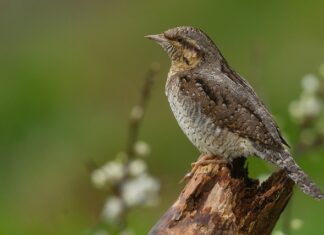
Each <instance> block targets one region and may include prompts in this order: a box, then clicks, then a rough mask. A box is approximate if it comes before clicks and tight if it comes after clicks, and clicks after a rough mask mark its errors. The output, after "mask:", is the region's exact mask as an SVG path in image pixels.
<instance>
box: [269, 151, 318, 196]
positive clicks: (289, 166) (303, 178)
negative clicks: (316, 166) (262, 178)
mask: <svg viewBox="0 0 324 235" xmlns="http://www.w3.org/2000/svg"><path fill="white" fill-rule="evenodd" d="M279 155H280V159H278V158H275V159H278V161H276V162H275V163H276V164H277V165H278V166H279V167H280V168H282V169H285V170H287V172H288V176H289V178H291V179H292V180H293V181H294V182H295V184H297V185H298V187H299V188H300V189H301V190H302V191H303V192H304V193H305V194H307V195H309V196H311V197H313V198H315V199H318V200H320V199H323V198H324V194H323V193H322V192H321V190H320V188H319V187H318V186H317V185H316V184H315V183H314V182H313V181H312V180H311V179H310V178H309V177H308V175H306V174H305V172H304V171H303V170H302V169H301V168H300V167H299V166H298V165H297V163H296V162H295V160H294V159H293V157H292V156H291V154H290V153H289V152H288V151H286V150H284V151H282V152H280V153H279Z"/></svg>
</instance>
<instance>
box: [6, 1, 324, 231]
mask: <svg viewBox="0 0 324 235" xmlns="http://www.w3.org/2000/svg"><path fill="white" fill-rule="evenodd" d="M323 12H324V1H320V0H318V1H257V0H253V1H234V0H230V1H227V0H223V1H211V0H210V1H190V0H186V1H183V0H180V1H148V0H139V1H116V0H110V1H85V0H80V1H73V0H68V1H66V0H55V1H54V0H53V1H36V0H21V1H17V0H2V1H1V2H0V32H1V33H0V35H1V36H0V64H1V68H0V81H1V85H0V94H1V95H0V97H1V98H0V118H1V119H0V120H1V121H0V130H1V135H0V162H1V163H0V187H1V189H0V234H1V235H2V234H3V235H20V234H24V235H37V234H47V235H50V234H55V235H58V234H62V235H63V234H66V235H71V234H87V233H88V232H89V231H91V230H92V229H93V228H95V227H96V226H97V224H98V221H99V216H100V212H101V209H102V206H103V203H104V200H105V197H106V194H105V193H103V192H100V191H98V190H96V189H95V188H94V187H93V186H92V184H91V181H90V172H89V168H88V163H89V162H92V163H93V162H94V163H96V164H98V165H100V164H102V163H104V162H105V161H107V160H109V159H111V158H113V157H114V156H115V154H116V153H117V152H119V151H120V150H121V149H123V148H124V147H125V142H126V135H127V121H128V113H129V110H130V109H131V107H132V106H133V105H134V104H135V103H136V100H137V99H138V98H139V89H140V87H141V85H142V84H143V79H144V75H145V73H146V71H147V69H148V67H149V66H150V64H151V63H152V62H153V61H158V62H160V65H161V71H160V72H159V74H158V76H157V79H156V83H155V85H154V89H153V94H152V99H151V100H150V104H149V107H148V110H147V111H148V112H147V114H146V116H145V120H144V123H143V125H142V129H141V133H140V137H141V139H143V140H145V141H146V142H148V143H149V144H150V146H151V148H152V155H151V156H150V157H149V158H148V159H147V161H148V165H149V170H150V172H151V173H152V174H153V175H154V176H157V177H158V178H159V179H160V181H161V184H162V189H161V195H160V196H161V203H160V204H159V206H157V207H155V208H148V209H143V208H138V209H136V210H135V211H132V212H131V214H130V226H131V227H133V228H134V229H135V231H136V234H146V233H147V231H148V230H149V228H150V227H151V226H152V225H153V224H154V222H156V221H157V219H158V218H159V217H160V216H161V215H162V213H163V212H164V211H165V210H166V209H167V208H168V207H169V206H170V205H171V203H172V202H173V201H174V200H175V198H176V197H177V195H178V194H179V192H180V190H181V188H182V187H183V185H179V184H178V182H179V179H181V178H182V176H183V175H184V174H185V173H186V172H187V171H188V170H189V168H190V163H191V162H193V161H194V160H195V159H196V158H197V156H198V152H197V151H196V150H195V149H194V147H193V146H192V145H191V144H190V143H189V141H188V140H187V139H186V138H185V136H184V135H183V133H182V132H181V131H180V129H179V128H178V126H177V123H176V121H175V120H174V118H173V116H172V114H171V112H170V109H169V107H168V104H167V100H166V97H165V95H164V83H165V79H166V75H167V71H168V68H169V65H170V62H169V59H168V58H167V56H166V55H165V53H164V52H163V51H162V50H161V49H160V48H159V47H158V46H157V45H155V44H154V43H153V42H150V41H148V40H146V39H144V38H143V36H144V35H147V34H153V33H160V32H162V31H164V30H166V29H168V28H171V27H174V26H179V25H193V26H198V27H200V28H202V29H203V30H204V31H206V32H208V34H209V35H210V36H211V38H213V39H214V40H215V42H216V43H217V45H218V47H219V48H220V49H221V51H222V53H223V54H224V55H225V57H226V58H227V60H228V61H229V63H230V64H231V65H232V66H233V67H234V68H235V69H236V70H237V71H238V72H239V73H240V74H241V75H243V76H244V77H245V78H247V79H248V80H249V82H250V83H251V84H252V85H253V87H254V88H255V89H256V90H257V92H258V94H259V95H260V96H261V97H262V99H263V100H264V101H265V103H266V104H267V106H268V107H269V108H270V109H271V111H272V112H273V113H274V115H275V116H276V119H277V121H278V122H279V125H280V126H281V128H282V129H283V132H284V134H285V136H286V138H287V139H288V141H289V142H290V143H291V145H294V143H295V142H296V141H297V140H296V138H297V137H296V132H297V124H296V123H295V122H293V121H292V120H291V119H290V117H289V112H288V106H289V103H290V102H291V101H292V100H294V99H296V98H297V97H298V96H299V93H300V90H301V88H300V79H301V78H302V77H303V76H304V75H305V74H308V73H317V71H318V68H319V66H320V65H321V64H322V63H323V62H324V31H323V25H324V13H323ZM323 154H324V151H323V148H322V149H321V148H319V149H317V150H314V151H312V152H311V153H309V154H306V155H303V156H301V157H300V158H299V159H298V162H299V163H300V165H301V166H302V167H303V169H304V170H305V171H306V172H308V173H309V175H310V176H311V177H312V178H313V179H314V180H315V181H316V182H317V183H318V184H319V186H321V188H322V189H324V178H323V177H324V171H323V169H324V158H323V156H324V155H323ZM249 166H250V171H251V174H252V175H254V176H257V175H259V174H262V173H266V172H269V167H268V166H267V165H266V164H264V163H263V162H262V161H259V160H257V159H250V160H249ZM291 213H292V217H293V218H299V219H301V220H302V221H303V226H302V227H301V228H300V230H298V231H294V233H293V234H320V231H323V229H322V228H323V221H324V220H323V218H324V217H323V215H324V203H323V202H318V201H315V200H313V199H311V198H310V197H308V196H305V195H304V194H302V193H301V192H300V191H299V190H298V189H296V190H295V195H294V201H293V207H292V210H291ZM280 223H282V222H279V224H278V226H279V227H280Z"/></svg>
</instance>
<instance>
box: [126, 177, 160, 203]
mask: <svg viewBox="0 0 324 235" xmlns="http://www.w3.org/2000/svg"><path fill="white" fill-rule="evenodd" d="M159 189H160V184H159V182H158V181H157V180H156V179H154V178H153V177H151V176H149V175H148V174H142V175H140V176H138V177H136V178H133V179H129V180H127V181H126V182H125V183H124V184H123V185H122V190H121V191H122V198H123V200H124V201H125V203H126V204H127V205H128V206H136V205H150V203H151V202H152V201H154V200H155V201H156V198H157V197H158V192H159Z"/></svg>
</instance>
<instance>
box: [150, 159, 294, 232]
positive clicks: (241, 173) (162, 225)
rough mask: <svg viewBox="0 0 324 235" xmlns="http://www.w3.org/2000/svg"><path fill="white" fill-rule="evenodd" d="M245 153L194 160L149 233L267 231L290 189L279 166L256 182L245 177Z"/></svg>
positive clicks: (289, 193) (273, 224)
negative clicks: (204, 161)
mask: <svg viewBox="0 0 324 235" xmlns="http://www.w3.org/2000/svg"><path fill="white" fill-rule="evenodd" d="M244 165H245V159H244V158H239V159H236V160H235V161H234V162H233V164H232V166H229V165H227V164H225V163H221V162H217V161H214V162H212V161H211V162H209V163H208V164H201V165H197V167H196V169H195V171H194V172H193V176H192V177H191V178H190V180H189V181H188V182H187V184H186V186H185V187H184V189H183V190H182V192H181V194H180V196H179V198H178V199H177V200H176V202H175V203H174V204H173V205H172V207H171V208H170V209H168V210H167V212H166V213H165V214H164V215H163V216H162V217H161V218H160V220H159V221H158V222H157V223H156V225H155V226H154V227H153V228H152V229H151V231H150V233H149V234H150V235H169V234H170V235H171V234H172V235H178V234H179V235H200V234H201V235H207V234H208V235H211V234H224V235H227V234H228V235H235V234H249V235H268V234H271V231H272V229H273V227H274V226H275V224H276V222H277V220H278V219H279V216H280V214H281V213H282V211H283V210H284V208H285V206H286V205H287V203H288V201H289V199H290V197H291V195H292V190H293V185H294V183H293V181H292V180H290V179H289V178H288V177H287V175H286V174H285V172H284V171H283V170H280V171H278V172H275V173H273V174H272V175H271V176H270V177H269V178H268V179H267V180H266V181H265V182H263V183H262V184H260V183H259V181H258V180H253V179H250V178H248V172H247V168H245V167H244Z"/></svg>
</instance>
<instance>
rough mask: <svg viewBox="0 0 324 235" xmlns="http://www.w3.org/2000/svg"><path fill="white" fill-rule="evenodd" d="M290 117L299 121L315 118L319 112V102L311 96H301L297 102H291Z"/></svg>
mask: <svg viewBox="0 0 324 235" xmlns="http://www.w3.org/2000/svg"><path fill="white" fill-rule="evenodd" d="M289 111H290V114H291V116H292V117H294V118H296V119H297V120H299V121H303V120H304V119H306V118H310V117H315V116H317V115H318V114H319V113H320V111H321V102H320V100H318V98H317V97H315V96H313V95H303V96H302V97H301V99H300V100H299V101H293V102H292V103H291V104H290V106H289Z"/></svg>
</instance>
